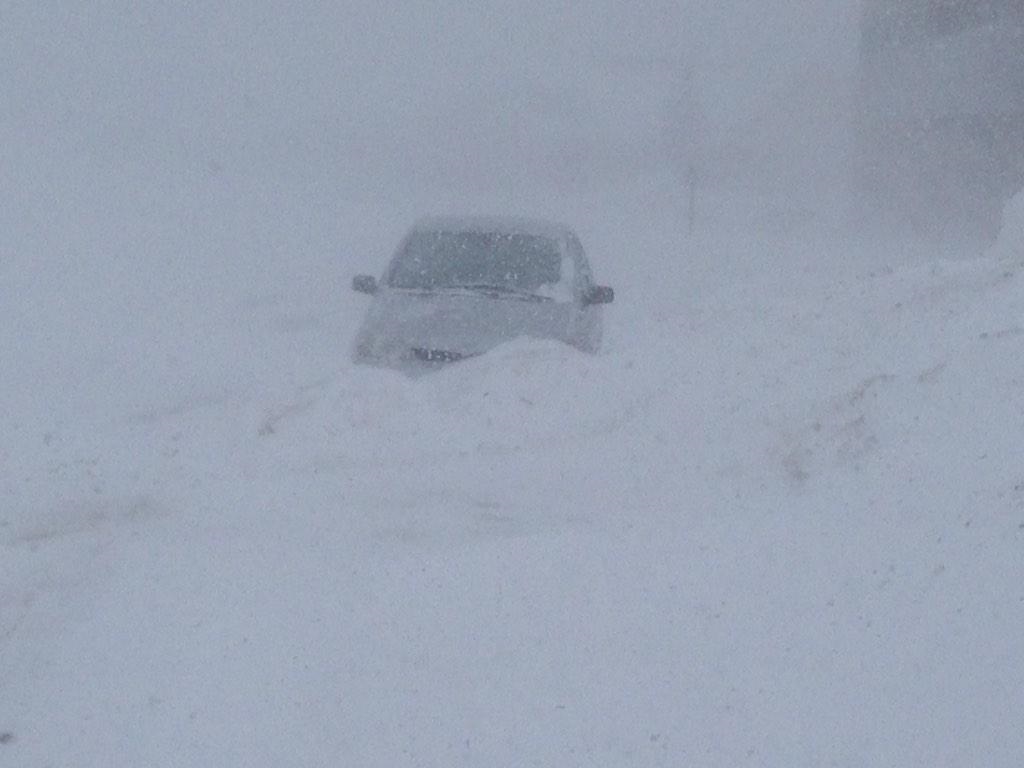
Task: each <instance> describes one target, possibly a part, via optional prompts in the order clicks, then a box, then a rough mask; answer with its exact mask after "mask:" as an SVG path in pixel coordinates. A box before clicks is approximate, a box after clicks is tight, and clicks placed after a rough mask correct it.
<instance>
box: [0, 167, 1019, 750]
mask: <svg viewBox="0 0 1024 768" xmlns="http://www.w3.org/2000/svg"><path fill="white" fill-rule="evenodd" d="M235 181H236V182H237V186H235V187H233V191H232V194H233V195H235V196H236V197H237V196H238V195H241V196H242V199H243V200H244V201H248V202H249V203H252V204H253V206H254V210H255V213H253V214H252V215H251V218H250V216H249V214H247V213H245V208H244V207H243V206H239V205H238V204H237V203H236V205H235V206H233V207H231V208H230V210H232V211H234V212H235V214H236V215H237V216H239V217H240V219H242V220H241V221H231V222H229V224H227V225H222V226H224V227H225V228H226V229H231V228H233V229H231V231H230V232H225V234H224V236H223V237H216V236H215V237H213V238H212V239H211V238H210V236H209V235H206V236H205V239H204V240H203V241H201V242H199V241H196V242H191V239H190V236H189V234H188V229H187V228H184V229H182V228H179V227H178V226H177V223H178V222H177V220H176V217H180V219H182V220H191V221H192V224H193V227H209V228H215V226H216V224H217V221H218V220H219V216H220V215H221V212H219V211H217V210H216V206H215V205H211V203H212V202H214V200H215V199H216V198H217V195H218V192H217V191H216V187H215V186H214V185H211V186H209V187H204V186H203V185H202V184H196V185H195V188H194V189H193V192H194V193H195V195H197V196H198V197H199V200H198V201H195V197H194V196H191V195H190V196H186V195H182V197H181V200H180V202H179V207H178V208H172V209H170V210H165V211H162V212H161V214H160V215H159V216H158V215H154V216H153V217H152V218H146V216H145V215H144V209H145V207H146V205H147V201H146V200H145V197H144V196H143V198H142V199H141V200H139V201H138V203H137V205H138V206H139V208H140V213H139V220H140V221H142V222H145V224H140V225H139V226H140V230H139V231H134V230H132V229H131V228H129V229H127V230H124V231H120V232H119V233H117V232H115V230H110V231H109V232H104V233H97V234H103V235H104V236H103V237H99V236H97V237H95V238H92V237H90V235H91V231H90V230H89V228H88V227H87V226H83V227H82V228H80V229H77V228H76V229H71V230H65V231H64V233H63V237H65V238H66V239H64V240H62V241H61V243H60V245H61V247H54V248H52V249H50V250H45V251H43V250H41V251H38V252H37V253H38V254H42V255H39V256H38V258H35V259H28V258H26V260H21V259H22V258H23V254H24V253H31V251H30V250H27V251H20V250H17V249H14V250H13V251H12V252H8V253H6V254H5V258H4V260H3V262H2V263H3V282H2V285H3V301H2V304H0V311H2V313H3V315H2V320H3V322H2V324H0V328H2V329H3V331H2V335H0V344H2V348H0V352H2V359H3V360H4V361H5V364H4V374H3V377H4V378H3V388H4V398H3V410H2V411H0V419H2V422H0V427H2V429H0V435H2V441H0V459H2V462H3V473H2V488H0V493H2V500H3V506H2V507H0V732H2V733H5V734H9V736H8V737H7V738H6V741H5V743H0V763H3V764H5V765H6V764H9V765H19V766H20V765H26V766H28V765H47V764H53V765H76V766H109V765H153V766H160V765H168V766H170V765H174V766H209V765H223V766H228V765H246V766H289V765H294V766H308V765H353V766H355V765H358V766H435V765H436V766H452V765H468V766H493V765H540V766H554V765H558V766H571V765H580V766H626V765H636V766H678V765H710V766H736V765H772V766H774V765H780V766H781V765H785V766H822V765H836V766H862V765H906V766H909V765H979V764H984V765H986V766H989V767H992V766H1008V767H1009V766H1016V765H1019V763H1020V758H1021V755H1022V754H1024V736H1022V731H1021V730H1020V728H1019V727H1018V726H1019V722H1018V720H1019V713H1020V704H1021V701H1022V700H1024V646H1022V644H1021V642H1020V638H1021V637H1022V636H1024V558H1022V556H1021V555H1022V547H1024V469H1022V467H1021V463H1020V456H1021V450H1020V447H1021V434H1022V432H1021V430H1022V428H1024V354H1022V352H1024V276H1022V275H1021V272H1020V270H1021V267H1020V265H1019V263H1014V262H1011V261H1007V260H1004V259H999V258H996V257H994V256H980V257H977V258H974V259H969V260H960V261H956V262H952V261H940V260H936V259H935V258H934V257H933V255H932V254H929V253H928V252H927V251H925V250H924V249H916V248H914V247H913V246H909V245H905V244H904V245H898V244H893V243H889V244H884V243H875V242H868V241H867V240H866V239H864V238H860V239H857V238H852V237H847V236H844V235H843V234H842V233H838V232H830V231H829V232H826V231H818V232H813V231H810V230H809V229H808V228H805V229H802V230H801V231H800V232H799V234H793V233H783V234H780V233H775V234H771V233H769V234H765V230H760V231H751V232H745V231H744V230H743V228H742V227H741V226H739V225H737V226H736V227H735V228H733V229H732V230H728V229H726V228H723V227H716V228H715V229H714V230H713V231H714V235H700V234H698V235H697V236H694V237H689V236H687V235H685V234H684V233H683V232H682V231H681V228H682V225H681V224H680V223H679V218H680V217H678V216H675V215H674V214H673V209H672V208H671V207H667V206H663V207H660V208H659V207H657V205H656V204H655V203H654V202H653V201H655V200H659V199H664V198H662V197H661V195H660V192H659V191H658V189H655V188H653V187H652V185H651V184H636V185H634V186H633V187H632V188H630V189H628V190H627V189H621V188H611V187H609V188H606V189H604V190H602V191H600V192H593V193H592V194H590V196H589V197H586V198H583V197H580V198H576V199H572V200H568V201H567V200H566V199H565V198H561V197H557V196H552V197H550V198H548V199H541V200H540V201H539V202H538V207H540V206H544V207H546V208H550V209H552V210H554V209H557V213H558V215H559V218H564V219H566V220H570V221H573V222H575V224H576V226H577V227H578V228H579V230H580V232H581V236H582V237H583V239H584V242H585V244H586V245H587V246H588V247H589V251H590V254H591V257H592V259H593V261H594V264H595V270H596V272H597V276H598V278H599V279H600V280H601V281H602V282H607V283H610V284H612V285H614V286H615V287H616V289H617V290H618V299H617V303H616V304H615V305H613V306H612V308H611V309H610V311H609V314H608V317H607V320H608V322H607V326H608V328H607V330H608V333H607V341H606V345H605V349H604V350H603V351H602V353H601V354H599V355H597V356H587V355H584V354H581V353H578V352H576V351H574V350H572V349H570V348H567V347H563V346H560V345H557V344H552V343H546V342H545V343H541V342H535V341H530V340H521V341H518V342H515V343H512V344H509V345H507V346H505V347H502V348H499V349H497V350H496V351H494V352H493V353H491V354H488V355H486V356H484V357H481V358H479V359H475V360H471V361H467V362H465V363H460V364H457V365H453V366H450V367H447V368H445V369H443V370H441V371H440V372H438V373H434V374H430V375H424V376H419V377H413V378H409V377H406V376H405V375H403V374H401V373H397V372H390V371H382V370H377V369H367V368H359V367H353V366H351V365H350V364H349V363H348V362H347V353H348V349H349V346H350V344H351V340H352V334H353V333H354V328H355V326H356V323H357V322H358V320H359V318H360V316H361V313H362V312H363V311H364V309H365V306H366V304H365V303H366V298H365V297H362V296H360V295H358V294H354V293H351V292H349V291H348V290H347V283H348V281H349V279H350V277H351V273H352V272H354V271H357V269H356V265H357V264H359V265H361V266H363V267H365V269H364V271H365V270H373V269H376V268H378V267H379V266H381V265H382V264H383V261H384V260H385V259H386V257H387V254H388V252H389V251H390V249H391V248H392V247H393V245H394V238H395V237H397V236H398V235H399V234H400V233H401V230H402V229H403V228H404V225H405V224H406V223H407V221H405V220H402V219H401V217H400V216H399V217H398V218H397V219H396V220H394V221H392V220H390V219H389V220H387V221H386V222H385V221H383V219H382V215H381V214H380V213H378V214H377V215H376V216H375V215H373V213H372V212H368V211H367V210H366V209H363V208H360V206H359V204H358V203H355V202H352V201H347V200H343V199H340V198H331V199H329V200H326V201H325V200H321V201H320V203H321V205H320V206H319V207H318V206H317V205H316V203H317V200H316V199H312V200H311V197H313V195H312V193H306V192H305V191H304V190H302V189H301V188H300V189H296V190H292V191H291V192H287V191H281V190H278V192H277V193H276V194H277V195H278V197H276V198H275V199H274V201H273V203H274V204H273V205H272V206H271V205H268V206H267V207H266V208H260V207H259V206H258V205H257V204H255V203H253V201H254V200H256V197H255V195H254V194H253V193H252V191H251V190H247V189H246V188H245V186H244V184H243V180H241V179H236V180H235ZM220 183H222V182H218V184H220ZM623 201H632V202H631V203H623ZM432 202H434V203H436V202H437V200H436V199H433V200H432ZM450 202H454V201H450ZM476 202H477V204H479V205H481V207H483V206H492V205H493V206H498V205H499V204H500V202H501V200H500V199H499V197H495V198H494V199H491V200H479V199H478V200H477V201H476ZM121 204H123V205H125V206H128V207H130V206H131V205H132V203H131V202H130V201H129V200H122V201H121ZM421 205H423V202H422V201H418V200H414V199H409V200H407V201H405V203H404V207H405V208H409V209H412V208H417V207H419V206H421ZM310 206H312V208H311V209H310ZM271 209H273V210H277V211H280V213H279V214H278V215H277V216H276V217H273V216H272V215H271ZM326 209H329V210H330V211H331V212H332V213H333V214H335V216H336V218H335V219H331V218H330V217H326V216H325V217H324V220H329V221H330V223H329V224H328V225H326V226H325V225H323V224H322V223H317V224H315V225H311V224H310V222H311V221H313V220H314V218H315V217H314V213H313V211H317V210H326ZM377 210H383V208H380V209H377ZM528 213H529V211H528ZM258 214H262V215H263V216H266V217H267V218H269V219H271V220H270V221H267V220H266V219H261V217H260V215H258ZM338 220H340V221H341V223H338ZM83 221H87V219H83ZM23 231H27V230H24V229H23ZM28 233H29V234H31V233H32V232H30V231H28ZM111 233H114V234H111ZM183 233H184V234H183ZM310 233H312V234H310ZM36 234H38V233H36ZM106 235H110V237H111V239H108V238H107V237H106ZM27 239H28V238H27V235H26V240H27ZM139 246H143V247H139ZM204 246H205V247H204ZM219 249H226V250H227V251H228V252H230V253H231V254H234V255H235V257H236V262H235V263H234V264H233V265H232V266H230V267H229V266H225V263H226V262H225V260H224V259H223V258H221V259H212V258H210V255H211V253H212V252H214V251H217V250H219ZM339 249H340V250H341V251H343V252H345V253H365V254H367V256H366V259H365V260H360V261H357V260H356V259H355V258H354V257H352V256H348V257H346V258H344V259H339V258H338V256H337V253H338V250H339ZM254 251H255V252H258V253H259V254H260V257H259V259H258V264H259V265H260V266H261V268H262V271H256V269H255V266H256V264H257V260H255V259H253V258H252V256H251V252H254ZM268 254H270V255H268ZM765 263H771V264H772V265H773V269H772V270H766V269H764V268H763V266H762V265H764V264H765Z"/></svg>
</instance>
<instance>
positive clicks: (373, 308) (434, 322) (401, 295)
mask: <svg viewBox="0 0 1024 768" xmlns="http://www.w3.org/2000/svg"><path fill="white" fill-rule="evenodd" d="M572 307H573V305H572V304H570V303H568V302H558V301H553V300H532V299H528V298H523V297H521V296H516V295H503V294H492V293H483V292H470V291H459V292H429V293H428V292H415V291H400V290H393V289H383V290H381V291H380V292H379V293H378V294H377V295H376V296H375V297H374V300H373V303H372V304H371V305H370V309H369V311H368V312H367V315H366V319H365V321H364V322H363V326H362V328H361V329H360V331H359V334H358V337H357V340H356V345H357V349H356V354H357V357H364V358H386V357H398V358H409V357H421V358H425V359H431V360H433V359H437V360H450V359H458V358H460V357H470V356H473V355H479V354H482V353H484V352H486V351H488V350H489V349H492V348H493V347H495V346H497V345H499V344H502V343H504V342H506V341H511V340H512V339H515V338H518V337H520V336H531V337H536V338H546V339H557V340H561V341H565V340H567V338H568V336H569V332H570V326H571V313H572Z"/></svg>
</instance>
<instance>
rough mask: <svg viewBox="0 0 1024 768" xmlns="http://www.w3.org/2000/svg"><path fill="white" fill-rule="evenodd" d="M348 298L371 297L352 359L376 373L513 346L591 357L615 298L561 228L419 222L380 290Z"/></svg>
mask: <svg viewBox="0 0 1024 768" xmlns="http://www.w3.org/2000/svg"><path fill="white" fill-rule="evenodd" d="M352 288H353V289H354V290H355V291H358V292H360V293H364V294H368V295H370V296H372V302H371V304H370V306H369V309H368V310H367V313H366V317H365V320H364V321H363V324H362V327H361V328H360V329H359V331H358V333H357V336H356V341H355V350H354V353H353V358H354V360H355V361H356V362H359V363H380V364H402V363H406V362H411V363H422V364H428V365H429V364H435V365H437V364H444V363H451V362H455V361H457V360H462V359H465V358H469V357H474V356H477V355H481V354H483V353H485V352H487V351H488V350H490V349H493V348H494V347H496V346H498V345H499V344H502V343H505V342H507V341H511V340H513V339H516V338H519V337H523V336H526V337H532V338H538V339H554V340H557V341H561V342H565V343H566V344H570V345H572V346H574V347H576V348H578V349H580V350H583V351H585V352H590V353H594V352H597V351H598V350H599V348H600V346H601V338H602V332H603V329H602V321H603V318H602V314H603V312H602V309H603V305H605V304H609V303H611V302H612V301H613V300H614V298H615V292H614V291H613V290H612V289H611V288H609V287H607V286H604V285H597V284H595V282H594V279H593V276H592V273H591V269H590V264H589V262H588V261H587V257H586V254H585V253H584V250H583V246H582V245H581V244H580V240H579V238H578V237H577V236H576V234H575V233H574V232H573V231H572V230H571V229H570V228H569V227H568V226H566V225H564V224H557V223H554V222H547V221H540V220H533V219H521V218H506V217H501V218H494V217H445V218H431V219H424V220H421V221H419V222H417V223H416V224H415V225H414V226H413V227H412V229H411V230H410V231H409V233H408V234H407V235H406V236H405V238H404V239H403V240H402V243H401V245H400V246H399V247H398V250H397V252H396V253H395V255H394V257H393V258H392V260H391V263H390V264H389V265H388V267H387V270H386V271H385V272H384V275H383V277H382V278H381V279H380V280H378V279H377V278H375V277H373V276H371V275H358V276H356V277H355V278H354V279H353V281H352Z"/></svg>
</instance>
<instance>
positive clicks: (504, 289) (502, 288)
mask: <svg viewBox="0 0 1024 768" xmlns="http://www.w3.org/2000/svg"><path fill="white" fill-rule="evenodd" d="M450 288H451V289H453V290H462V291H473V292H475V293H484V294H491V295H497V296H513V297H515V298H517V299H525V300H527V301H552V299H551V297H550V296H541V295H540V294H538V293H532V292H530V291H525V290H523V289H521V288H513V287H512V286H509V285H492V284H491V283H473V284H470V285H453V286H450Z"/></svg>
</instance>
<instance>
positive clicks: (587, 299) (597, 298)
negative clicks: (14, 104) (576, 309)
mask: <svg viewBox="0 0 1024 768" xmlns="http://www.w3.org/2000/svg"><path fill="white" fill-rule="evenodd" d="M613 301H615V291H614V290H613V289H611V288H609V287H608V286H607V285H595V286H593V287H591V289H590V290H589V291H587V295H586V296H584V297H583V303H584V304H588V305H589V304H611V303H612V302H613Z"/></svg>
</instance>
